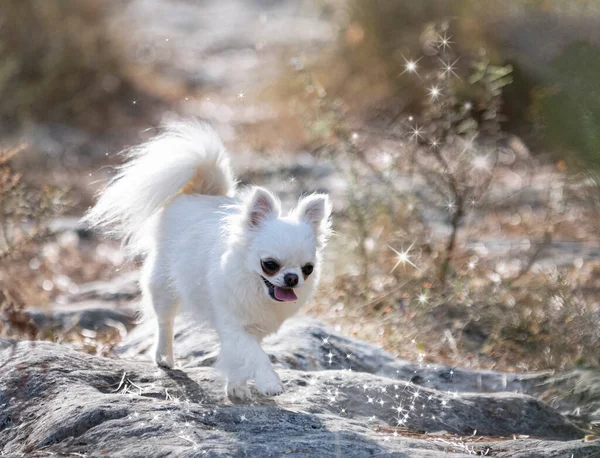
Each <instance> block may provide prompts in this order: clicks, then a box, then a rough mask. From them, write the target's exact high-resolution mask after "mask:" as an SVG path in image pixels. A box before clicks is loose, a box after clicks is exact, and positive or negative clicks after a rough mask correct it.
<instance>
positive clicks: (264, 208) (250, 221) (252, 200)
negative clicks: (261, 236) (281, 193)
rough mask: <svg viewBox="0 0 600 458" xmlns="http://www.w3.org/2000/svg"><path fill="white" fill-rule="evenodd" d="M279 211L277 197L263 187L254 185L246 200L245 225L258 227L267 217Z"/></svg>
mask: <svg viewBox="0 0 600 458" xmlns="http://www.w3.org/2000/svg"><path fill="white" fill-rule="evenodd" d="M280 213H281V204H280V203H279V199H277V197H275V196H274V195H273V194H271V193H270V192H269V191H267V190H266V189H265V188H261V187H258V186H257V187H255V188H254V189H253V190H252V192H251V193H250V195H249V196H248V199H247V200H246V218H245V220H246V225H247V226H248V227H250V229H256V228H258V227H260V226H261V225H262V224H263V223H264V222H265V221H266V220H267V219H269V218H276V217H278V216H279V214H280Z"/></svg>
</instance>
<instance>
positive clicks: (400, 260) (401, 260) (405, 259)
mask: <svg viewBox="0 0 600 458" xmlns="http://www.w3.org/2000/svg"><path fill="white" fill-rule="evenodd" d="M414 244H415V242H413V243H411V244H410V246H409V247H408V249H407V250H404V249H403V248H401V249H400V251H398V250H395V249H394V248H392V247H391V246H389V245H388V247H389V248H390V249H391V250H392V251H393V252H394V253H396V265H395V266H394V268H393V269H392V272H393V271H394V270H396V267H398V266H399V265H400V264H402V265H403V266H406V264H407V263H408V264H410V265H411V266H413V267H414V268H415V269H417V270H419V268H418V267H417V266H416V265H415V264H414V263H413V262H412V261H411V260H410V258H411V256H410V250H411V249H412V247H413V245H414ZM390 273H391V272H390Z"/></svg>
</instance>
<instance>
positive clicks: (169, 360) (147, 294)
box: [140, 255, 179, 369]
mask: <svg viewBox="0 0 600 458" xmlns="http://www.w3.org/2000/svg"><path fill="white" fill-rule="evenodd" d="M140 283H141V287H142V293H143V296H144V300H145V301H146V302H147V303H148V305H150V306H151V307H152V310H153V311H154V314H155V316H156V324H157V329H156V333H157V335H156V348H155V353H154V361H155V362H156V364H158V365H159V366H162V367H166V368H169V369H172V368H173V367H174V365H175V359H174V357H173V329H174V326H175V316H176V315H177V311H178V308H179V305H178V300H177V297H176V295H175V291H174V290H173V288H172V286H171V285H170V282H169V278H168V275H167V272H166V270H165V266H164V265H162V263H160V262H159V261H158V259H157V257H156V256H153V255H150V256H148V258H147V259H146V262H145V264H144V269H143V272H142V277H141V280H140Z"/></svg>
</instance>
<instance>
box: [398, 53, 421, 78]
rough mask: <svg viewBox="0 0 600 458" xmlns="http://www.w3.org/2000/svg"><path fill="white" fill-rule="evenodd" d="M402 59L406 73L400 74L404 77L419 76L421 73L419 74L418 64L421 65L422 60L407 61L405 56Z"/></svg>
mask: <svg viewBox="0 0 600 458" xmlns="http://www.w3.org/2000/svg"><path fill="white" fill-rule="evenodd" d="M402 58H403V59H404V62H405V65H404V71H403V72H402V73H400V75H404V74H405V73H414V74H415V75H417V76H419V73H417V69H418V68H419V66H418V65H417V64H418V63H419V61H420V60H421V58H418V59H417V60H412V59H407V58H406V57H404V56H402Z"/></svg>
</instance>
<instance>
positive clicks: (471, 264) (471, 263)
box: [467, 261, 477, 270]
mask: <svg viewBox="0 0 600 458" xmlns="http://www.w3.org/2000/svg"><path fill="white" fill-rule="evenodd" d="M476 266H477V263H476V262H475V261H469V264H468V265H467V267H468V268H469V270H473V269H475V267H476Z"/></svg>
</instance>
